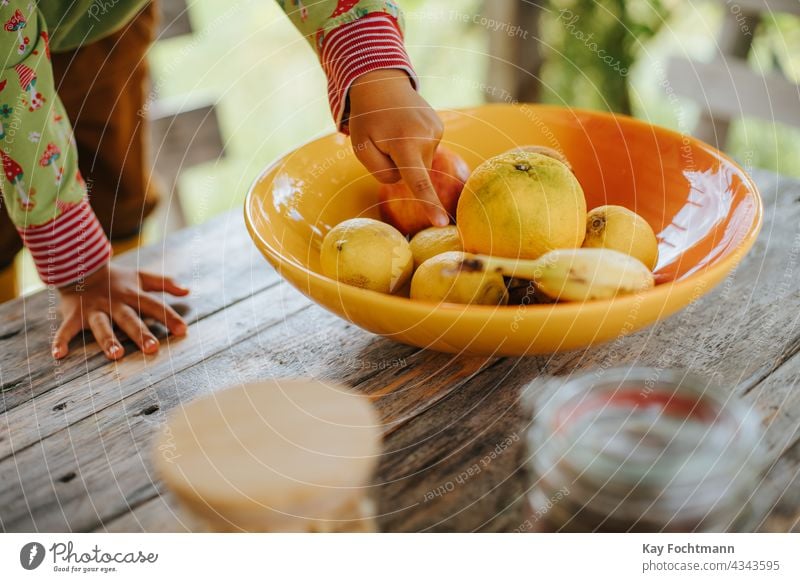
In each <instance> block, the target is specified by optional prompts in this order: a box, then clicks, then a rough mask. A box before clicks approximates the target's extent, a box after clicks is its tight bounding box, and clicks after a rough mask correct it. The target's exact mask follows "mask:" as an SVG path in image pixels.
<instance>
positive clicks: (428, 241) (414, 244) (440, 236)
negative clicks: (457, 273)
mask: <svg viewBox="0 0 800 582" xmlns="http://www.w3.org/2000/svg"><path fill="white" fill-rule="evenodd" d="M460 250H463V249H462V247H461V237H460V236H459V235H458V228H457V227H455V226H452V225H451V226H432V227H430V228H426V229H425V230H423V231H420V232H418V233H417V234H415V235H414V238H412V239H411V254H412V255H414V268H415V269H416V268H417V267H419V266H420V265H421V264H422V263H424V262H425V261H427V260H428V259H430V258H431V257H435V256H436V255H440V254H442V253H446V252H447V251H460Z"/></svg>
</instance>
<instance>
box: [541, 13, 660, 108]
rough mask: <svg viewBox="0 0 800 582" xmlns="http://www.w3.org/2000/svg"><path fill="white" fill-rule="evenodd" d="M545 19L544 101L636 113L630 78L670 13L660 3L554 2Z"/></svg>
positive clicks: (543, 25) (543, 24)
mask: <svg viewBox="0 0 800 582" xmlns="http://www.w3.org/2000/svg"><path fill="white" fill-rule="evenodd" d="M550 4H551V7H552V9H551V10H550V11H548V13H547V14H546V16H545V17H544V19H543V23H542V27H543V36H544V40H545V48H544V51H545V55H546V56H545V58H546V65H545V67H544V70H543V77H544V81H545V84H546V86H547V91H546V92H545V96H544V99H545V100H546V101H548V102H552V103H562V104H570V105H576V106H581V107H589V108H594V109H606V110H609V111H616V112H620V113H631V102H630V97H629V94H628V76H629V73H630V70H631V68H632V67H633V64H634V61H635V60H636V57H637V53H638V51H639V50H640V48H641V46H642V43H643V42H645V41H646V40H647V39H648V38H650V37H652V36H653V35H655V34H656V32H658V30H659V28H660V27H661V26H662V24H663V23H664V21H665V18H666V15H667V13H668V9H667V6H666V5H665V3H664V2H663V1H661V0H554V1H553V2H551V3H550Z"/></svg>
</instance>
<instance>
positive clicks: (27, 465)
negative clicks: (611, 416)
mask: <svg viewBox="0 0 800 582" xmlns="http://www.w3.org/2000/svg"><path fill="white" fill-rule="evenodd" d="M757 179H758V182H759V184H761V186H762V191H763V193H764V197H765V201H766V202H767V213H766V223H765V228H764V230H763V231H762V235H761V237H760V239H759V241H758V243H757V245H756V248H755V249H754V251H753V253H752V254H751V255H750V256H749V257H748V258H747V259H746V260H745V261H744V262H743V264H742V266H741V267H740V268H739V269H738V270H737V272H736V273H734V274H733V275H732V276H731V278H730V279H729V281H726V283H725V284H724V285H722V287H721V288H720V289H719V290H717V291H716V292H715V293H713V294H712V295H711V296H709V297H706V298H704V299H702V300H700V301H698V302H697V303H696V304H695V305H694V306H692V307H691V308H690V309H689V310H686V311H684V312H682V313H681V314H678V315H677V316H675V317H673V318H670V319H669V320H667V321H665V322H662V323H661V324H659V325H658V326H656V327H654V328H652V329H650V330H644V331H642V332H640V333H638V334H635V335H632V336H628V337H624V338H620V339H619V340H618V341H617V342H614V343H612V344H610V345H607V346H604V347H601V348H596V349H592V350H584V351H579V352H573V353H570V354H561V355H556V356H552V357H548V356H543V357H537V358H525V359H518V360H516V359H505V360H500V361H497V362H495V363H492V362H490V361H486V360H480V359H466V360H465V359H461V358H453V357H452V356H448V355H445V354H432V353H429V352H424V351H423V352H418V351H415V350H414V349H413V348H408V347H406V346H399V345H397V344H392V343H391V342H389V341H388V340H383V339H378V338H375V337H374V336H371V335H369V334H366V333H364V332H361V331H357V330H355V328H353V327H352V326H350V325H349V324H347V323H345V322H343V321H340V320H338V319H336V318H334V317H333V316H330V315H327V314H324V313H323V312H322V311H321V310H320V309H319V308H317V307H315V306H314V307H311V308H308V309H305V310H303V311H301V312H300V313H298V314H297V315H295V316H293V317H289V318H288V319H286V321H284V322H283V323H282V324H280V325H275V326H272V327H268V328H266V329H264V330H262V331H260V332H259V333H257V334H255V335H253V336H251V337H250V338H249V339H245V340H244V341H243V342H242V343H239V344H236V345H231V346H230V347H229V348H228V349H226V350H225V351H223V352H221V353H219V354H218V355H217V356H215V357H213V358H210V359H208V360H206V361H204V362H201V363H199V364H198V365H195V366H192V367H190V368H188V369H186V370H184V371H182V372H180V373H177V374H176V375H175V376H174V377H171V378H165V379H164V380H162V381H160V382H156V383H154V384H152V385H150V386H147V388H146V389H144V390H139V391H138V392H135V393H134V394H131V395H130V396H128V397H126V398H124V399H123V400H121V401H120V402H118V403H116V404H114V405H112V406H109V407H107V408H105V409H103V410H100V411H99V412H98V413H97V414H96V415H95V416H93V417H88V418H84V419H83V420H81V421H80V422H78V423H76V424H75V425H73V426H71V427H69V428H68V429H67V430H61V431H59V432H57V433H55V434H53V435H52V436H50V437H49V438H47V439H45V440H44V441H43V442H41V443H39V444H37V445H35V446H31V447H28V448H27V449H25V450H24V451H21V452H20V453H19V454H18V455H16V456H15V457H10V458H9V459H11V460H13V466H12V465H8V464H6V462H4V463H3V464H0V485H2V490H1V491H0V508H6V507H8V508H9V512H8V513H6V511H5V509H3V510H2V511H3V513H1V514H0V522H1V523H2V526H3V528H5V529H7V530H14V531H17V530H30V529H34V528H39V529H54V530H60V529H73V530H77V529H80V530H83V529H91V528H97V527H102V524H103V523H107V524H108V526H109V529H116V530H117V531H120V530H119V529H117V528H119V527H120V526H123V527H124V524H132V523H133V524H136V523H137V521H136V520H139V521H138V524H139V526H138V527H140V528H141V529H142V530H145V531H155V530H157V529H160V528H172V527H175V528H179V527H181V525H180V522H179V521H171V518H168V519H165V518H164V517H163V507H164V503H166V504H167V507H172V506H171V504H170V501H169V499H168V498H167V499H166V501H164V500H160V498H159V497H158V494H159V490H158V484H157V482H156V483H155V484H154V483H153V476H152V473H151V471H150V465H149V460H148V458H149V457H148V455H149V451H148V443H149V440H150V437H151V436H152V434H153V432H154V431H155V430H156V428H157V426H158V422H160V420H161V418H162V417H163V414H164V413H165V411H166V410H168V409H170V408H171V407H174V406H177V405H179V404H180V403H182V402H185V401H186V400H188V399H189V398H191V397H192V396H193V395H196V394H199V393H203V392H207V391H209V390H213V389H216V388H218V387H220V386H222V385H225V384H230V383H231V382H232V381H244V380H249V379H252V378H257V377H264V376H278V375H298V374H305V375H313V376H316V377H321V378H327V379H331V380H336V381H341V382H344V383H345V384H348V385H351V386H354V387H355V388H356V389H358V390H362V391H364V392H365V393H367V394H372V395H373V397H374V398H375V402H376V406H377V407H378V408H379V410H380V411H381V413H382V416H383V418H384V421H385V422H386V425H385V427H386V432H387V437H386V440H385V446H386V448H385V454H384V459H383V462H382V464H381V467H380V470H379V472H378V475H377V477H376V493H377V496H378V499H379V507H380V510H381V513H382V517H381V519H380V523H381V524H382V527H383V528H384V529H386V530H396V531H409V530H413V531H416V530H458V531H471V530H510V529H514V528H515V527H517V526H518V525H519V524H520V523H521V515H522V513H521V508H522V500H523V494H524V492H525V490H526V488H527V487H528V486H529V480H528V477H527V475H526V473H525V470H524V463H523V461H524V459H525V457H526V455H527V451H526V450H525V447H523V446H522V438H521V436H522V435H523V434H524V431H525V429H526V428H527V426H528V424H529V422H530V412H529V411H527V410H525V408H524V407H522V406H521V404H520V402H519V395H520V393H521V391H522V389H523V388H524V387H525V386H526V385H527V384H528V383H529V382H530V381H531V380H532V379H535V378H537V376H540V375H547V376H550V375H560V376H564V375H568V374H571V373H578V372H581V371H588V370H595V371H598V370H603V369H605V368H607V367H609V366H611V365H620V364H623V363H633V362H638V363H640V364H642V365H662V366H680V367H684V368H686V367H688V368H692V369H694V370H696V371H698V372H700V373H703V374H705V375H706V376H709V377H711V378H714V379H715V380H716V381H717V382H719V383H720V384H721V385H724V386H728V388H729V389H730V390H732V391H735V393H736V394H738V395H742V396H743V397H744V398H747V399H748V401H752V402H754V403H756V405H758V406H759V407H760V408H762V409H763V410H765V411H766V412H767V414H771V413H772V412H774V411H773V409H772V408H770V407H771V406H774V405H775V399H776V398H777V399H779V400H780V398H781V397H780V396H779V395H778V390H777V389H772V388H769V386H770V385H769V384H766V382H769V381H771V380H772V377H775V378H776V380H775V382H778V383H779V384H780V385H783V384H782V382H784V380H781V379H780V378H781V377H782V376H780V374H790V375H791V374H792V373H793V372H792V370H795V371H796V367H797V366H798V364H797V359H798V357H797V356H796V354H797V351H798V347H800V332H798V328H797V313H798V311H800V310H799V309H798V307H800V295H798V293H797V285H796V279H797V277H796V274H797V273H798V272H800V269H798V267H797V261H798V253H797V251H796V249H797V247H798V245H800V231H799V230H798V229H799V228H800V216H798V212H800V211H799V210H798V209H800V186H799V185H798V183H797V182H791V181H782V180H781V181H776V180H774V179H773V178H772V177H771V176H770V175H768V174H759V175H758V176H757ZM791 265H794V267H791ZM257 299H258V297H254V298H251V299H248V300H246V301H245V302H242V304H240V305H237V306H235V307H234V308H233V309H236V310H239V309H245V308H246V307H244V305H246V303H247V302H248V301H257ZM776 305H779V306H781V307H782V309H776V308H775V306H776ZM265 354H269V356H270V357H268V358H265V357H264V355H265ZM787 377H789V376H787ZM765 379H766V380H765ZM764 393H766V397H767V400H764V398H765V396H764ZM792 394H793V393H792ZM770 399H772V400H770ZM784 400H786V402H785V403H784V402H783V400H781V403H782V406H781V408H780V409H781V411H782V414H784V415H785V416H786V420H781V423H782V426H784V428H780V427H779V426H778V425H776V427H777V428H771V429H770V430H769V431H768V434H774V435H776V437H775V441H774V442H775V443H779V442H780V439H779V437H780V436H783V438H784V440H785V442H791V437H786V428H785V427H786V426H791V422H792V419H794V422H795V423H796V422H797V419H798V418H800V410H797V409H798V407H800V404H796V403H795V401H794V399H786V398H784ZM154 405H157V406H159V407H160V408H159V410H157V411H155V412H152V410H153V409H152V407H153V406H154ZM148 410H149V411H151V413H150V414H146V413H145V411H148ZM770 431H772V432H771V433H770ZM770 438H773V437H770ZM508 439H511V444H510V445H509V446H507V447H505V448H502V450H501V452H500V453H497V454H495V455H492V451H496V448H495V447H497V446H498V445H499V444H501V443H504V442H507V440H508ZM779 448H780V447H779V446H778V444H775V445H773V446H772V449H771V450H772V451H773V453H775V454H776V455H777V453H780V450H778V449H779ZM796 449H797V447H796V446H795V445H791V446H789V448H788V450H786V451H784V454H783V456H782V457H781V458H780V459H781V460H780V461H779V463H778V464H776V467H781V470H782V471H783V472H784V473H785V475H787V476H788V477H790V479H788V480H787V479H784V480H783V481H779V480H778V479H777V478H773V477H771V480H770V481H769V482H768V483H774V485H775V488H777V489H780V487H781V485H780V483H781V482H783V483H788V484H789V485H790V487H789V489H788V491H789V492H791V491H793V490H794V489H792V483H796V479H795V480H794V481H792V479H791V477H792V475H795V476H796V471H797V466H798V463H800V460H798V459H797V458H796V457H797V450H796ZM792 451H794V452H793V453H792ZM792 454H794V455H795V457H794V458H793V457H792V456H791V455H792ZM484 459H488V461H487V462H485V463H482V461H483V460H484ZM7 461H9V460H8V459H7ZM9 462H10V461H9ZM476 463H477V467H478V469H479V470H478V471H477V472H476V471H475V469H474V468H475V466H476ZM470 468H473V471H472V474H466V477H465V476H464V475H465V472H468V471H469V469H470ZM18 469H19V471H20V472H24V476H22V477H20V476H19V475H16V472H17V470H18ZM70 477H71V478H70ZM59 478H63V479H64V481H65V482H62V481H60V480H59ZM3 479H6V480H7V481H6V482H2V480H3ZM15 480H16V481H18V482H16V483H15V482H14V481H15ZM23 483H24V487H23ZM448 483H453V485H452V487H453V491H446V489H447V488H448V485H447V484H448ZM456 485H457V486H456ZM440 487H445V493H444V494H443V495H440V496H436V495H432V494H430V492H432V491H436V490H437V488H440ZM784 489H785V487H784ZM23 492H24V493H23ZM766 493H769V494H775V493H777V492H770V491H766ZM776 496H777V495H776ZM794 499H795V498H793V497H792V496H791V495H790V494H784V495H783V496H782V497H781V501H780V503H779V504H778V505H777V506H776V507H778V508H780V507H784V506H785V507H787V508H790V507H791V505H792V503H796V501H793V500H794ZM131 508H135V510H134V512H133V513H130V509H131ZM159 508H160V509H159ZM157 515H162V517H157ZM175 515H176V516H178V518H177V519H179V515H180V514H177V513H176V514H175ZM789 515H790V512H789V511H786V512H783V511H781V513H780V519H782V520H783V521H782V522H781V523H783V522H786V521H790V520H791V517H787V516H789ZM115 518H116V519H115ZM795 521H796V520H795ZM771 523H773V524H775V523H777V521H774V522H771ZM170 524H172V525H170ZM176 524H177V525H176ZM768 527H771V526H768Z"/></svg>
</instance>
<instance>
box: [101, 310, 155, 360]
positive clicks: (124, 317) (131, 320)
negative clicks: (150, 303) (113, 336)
mask: <svg viewBox="0 0 800 582" xmlns="http://www.w3.org/2000/svg"><path fill="white" fill-rule="evenodd" d="M112 317H113V318H114V323H115V324H116V325H117V327H119V328H120V329H121V330H122V331H124V332H125V333H126V334H127V336H128V337H129V338H131V339H132V340H133V342H134V343H135V344H136V345H137V346H139V349H140V350H142V352H144V353H145V354H154V353H156V352H157V351H158V340H157V339H156V336H154V335H153V333H152V332H151V331H150V330H149V329H148V328H147V326H146V325H145V324H144V322H143V321H142V318H141V317H139V314H137V313H136V312H135V311H134V310H133V308H132V307H130V306H128V305H125V304H124V303H123V304H119V305H116V306H115V307H114V309H113V311H112Z"/></svg>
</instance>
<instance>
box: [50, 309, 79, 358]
mask: <svg viewBox="0 0 800 582" xmlns="http://www.w3.org/2000/svg"><path fill="white" fill-rule="evenodd" d="M82 329H83V321H81V318H80V316H79V315H77V314H75V315H71V316H69V317H67V318H66V319H65V320H64V321H62V322H61V325H60V326H58V330H57V331H56V335H55V337H54V338H53V347H52V350H53V357H54V358H56V359H57V360H60V359H61V358H63V357H65V356H66V355H67V354H68V353H69V342H70V341H72V338H74V337H75V336H76V335H78V333H80V331H81V330H82Z"/></svg>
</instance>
